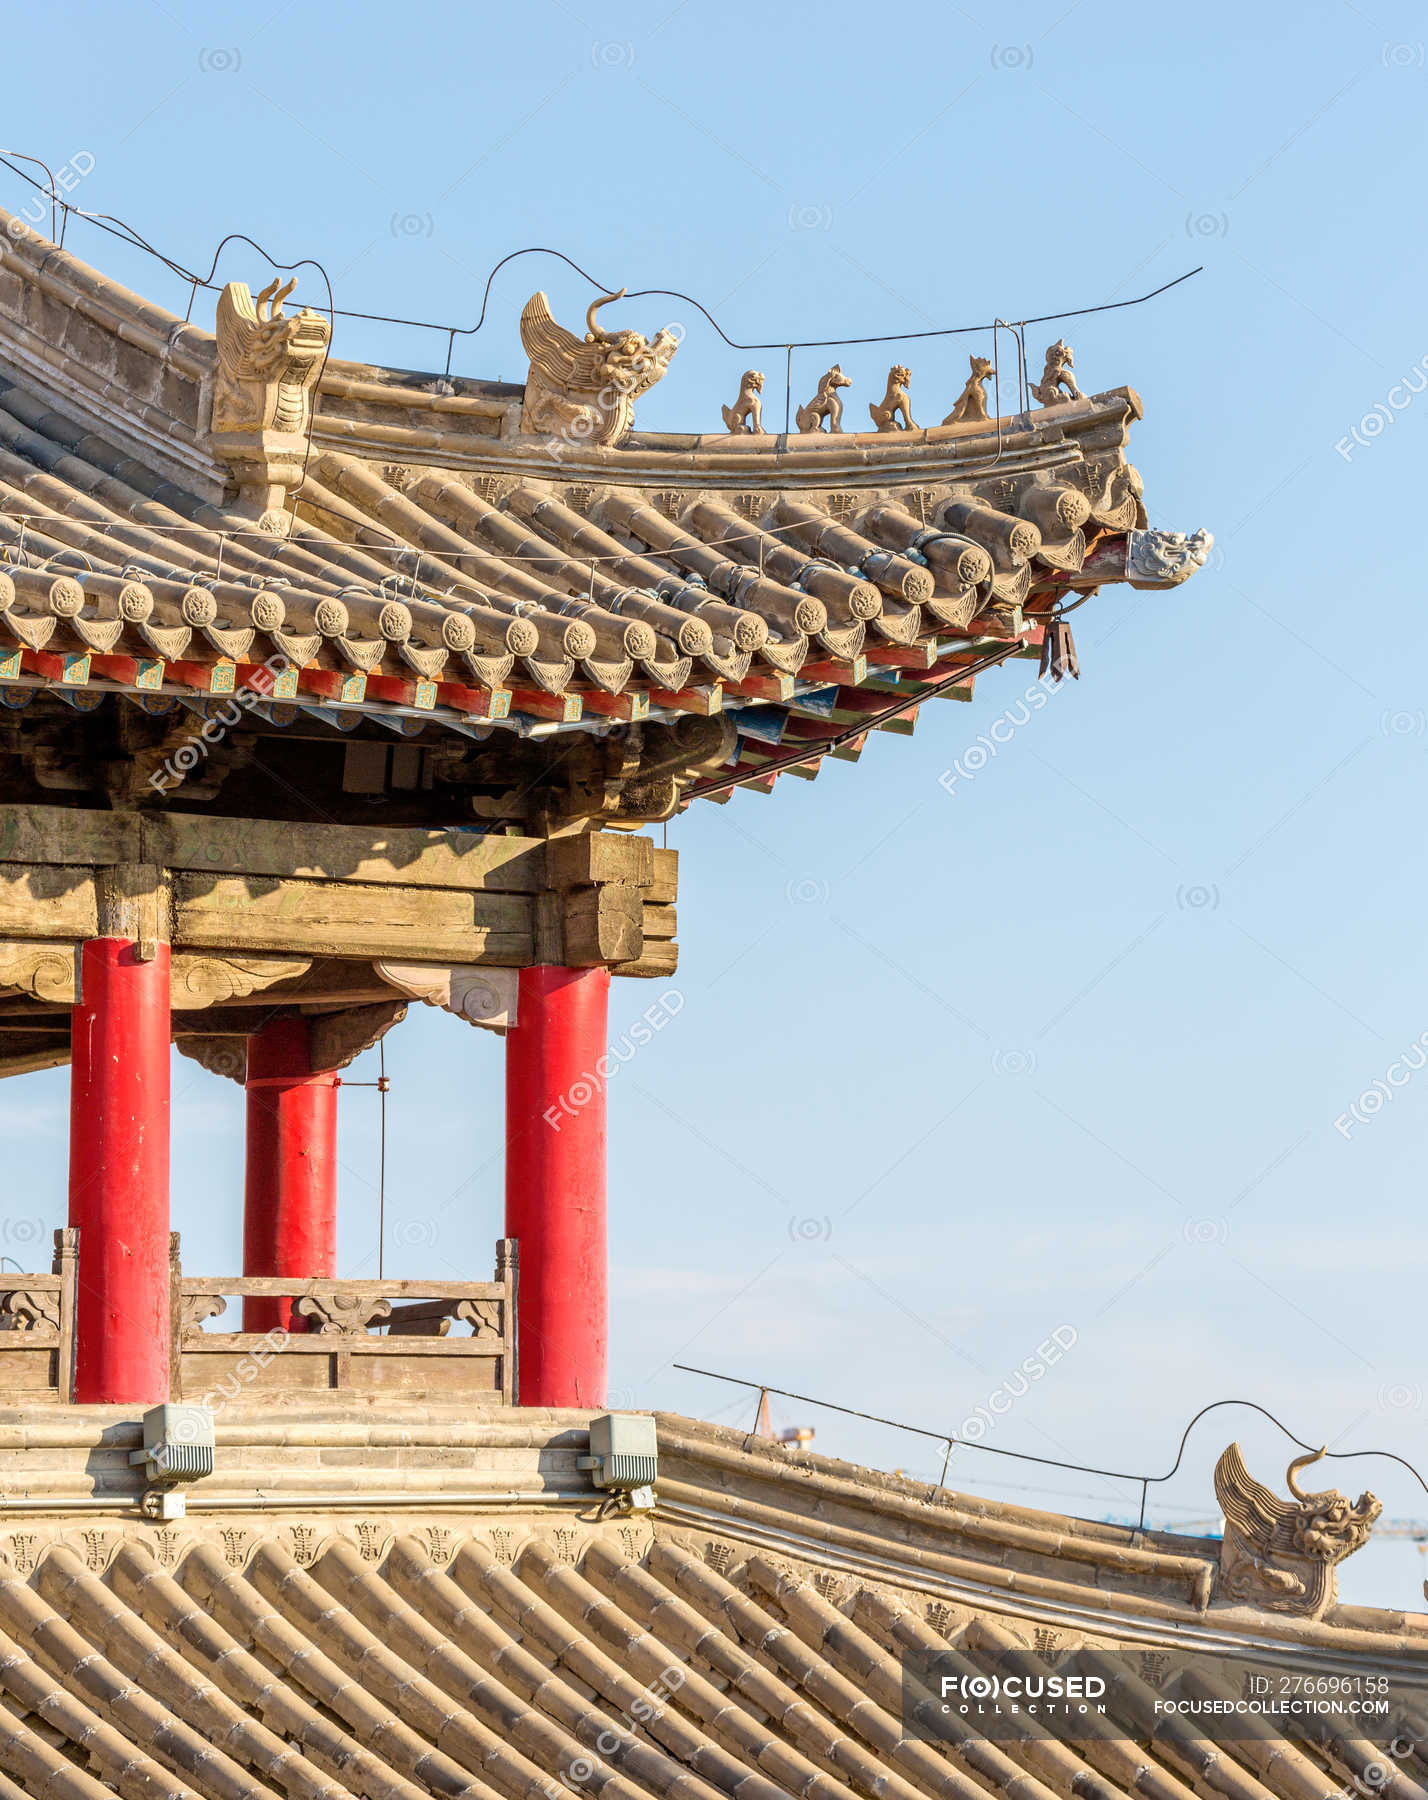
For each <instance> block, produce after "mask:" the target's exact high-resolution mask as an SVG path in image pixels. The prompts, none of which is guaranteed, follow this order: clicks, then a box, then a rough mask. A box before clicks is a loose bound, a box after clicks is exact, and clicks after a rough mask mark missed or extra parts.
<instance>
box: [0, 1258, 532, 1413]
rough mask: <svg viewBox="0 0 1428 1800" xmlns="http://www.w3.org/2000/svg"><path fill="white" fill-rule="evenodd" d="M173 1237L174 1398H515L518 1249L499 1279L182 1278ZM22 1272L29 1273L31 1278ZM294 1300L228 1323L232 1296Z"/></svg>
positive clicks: (501, 1262)
mask: <svg viewBox="0 0 1428 1800" xmlns="http://www.w3.org/2000/svg"><path fill="white" fill-rule="evenodd" d="M178 1250H179V1246H178V1238H177V1235H175V1237H174V1239H173V1241H172V1268H171V1280H172V1320H173V1324H172V1329H173V1340H172V1348H171V1354H170V1378H171V1379H170V1386H171V1396H172V1398H173V1399H175V1400H198V1401H202V1400H207V1401H208V1403H209V1404H210V1405H213V1404H217V1403H219V1402H220V1401H223V1402H227V1401H233V1400H238V1399H242V1398H246V1397H249V1396H250V1395H251V1396H252V1397H253V1398H257V1399H262V1398H266V1397H268V1396H275V1395H279V1394H281V1395H283V1396H284V1397H285V1398H286V1397H296V1396H298V1395H302V1394H315V1395H322V1394H327V1393H332V1392H340V1393H351V1394H358V1393H367V1394H384V1395H385V1394H391V1395H394V1396H395V1395H403V1396H406V1397H416V1396H421V1397H422V1398H424V1399H428V1400H440V1399H450V1400H460V1401H463V1402H469V1403H473V1404H477V1405H488V1406H490V1405H496V1406H501V1405H504V1406H511V1405H514V1404H515V1400H516V1357H515V1342H516V1254H515V1244H514V1241H513V1240H512V1239H509V1238H506V1239H502V1240H501V1243H500V1245H499V1246H498V1253H497V1265H496V1278H495V1280H494V1281H485V1282H481V1281H447V1280H442V1279H436V1280H429V1281H422V1280H400V1281H399V1280H391V1281H338V1280H335V1279H333V1278H332V1277H330V1276H314V1277H310V1278H306V1279H304V1278H302V1277H297V1276H276V1275H235V1276H228V1277H220V1276H188V1275H185V1274H184V1273H183V1272H182V1268H181V1265H180V1262H179V1254H178ZM26 1279H27V1280H28V1279H29V1278H28V1277H27V1278H26ZM254 1297H257V1298H262V1299H284V1300H291V1301H293V1302H294V1303H295V1304H294V1307H293V1312H294V1313H295V1314H296V1315H297V1319H298V1321H299V1323H298V1325H296V1326H295V1327H294V1328H293V1329H292V1330H288V1331H285V1330H283V1329H281V1328H276V1329H274V1330H272V1331H267V1332H246V1331H242V1330H239V1331H224V1330H213V1329H208V1328H206V1322H207V1321H210V1320H213V1319H216V1318H219V1317H221V1316H223V1315H224V1314H225V1312H226V1311H227V1304H228V1302H229V1301H230V1300H236V1301H240V1302H241V1301H242V1300H244V1299H251V1298H254Z"/></svg>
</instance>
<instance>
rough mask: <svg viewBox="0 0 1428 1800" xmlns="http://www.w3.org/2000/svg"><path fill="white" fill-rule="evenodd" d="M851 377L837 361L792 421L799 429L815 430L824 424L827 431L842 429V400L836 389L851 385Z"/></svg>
mask: <svg viewBox="0 0 1428 1800" xmlns="http://www.w3.org/2000/svg"><path fill="white" fill-rule="evenodd" d="M852 385H853V383H852V381H851V379H850V378H849V377H848V376H847V375H845V374H844V373H843V371H842V369H841V368H840V367H839V366H838V364H837V363H834V365H833V367H832V368H831V369H829V370H828V371H827V373H826V374H825V375H824V376H823V378H822V380H821V381H820V382H819V383H818V388H817V391H816V392H815V394H814V396H813V398H812V399H811V400H808V401H805V402H804V404H803V405H802V406H800V407H799V409H798V411H797V413H796V414H795V415H794V423H795V424H796V425H797V426H798V429H799V430H800V431H817V430H818V429H819V428H820V426H825V427H826V429H827V430H829V431H841V430H842V429H843V402H842V401H841V400H840V399H839V398H838V389H839V388H845V387H852Z"/></svg>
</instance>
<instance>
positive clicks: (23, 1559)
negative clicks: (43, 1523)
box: [10, 1531, 36, 1575]
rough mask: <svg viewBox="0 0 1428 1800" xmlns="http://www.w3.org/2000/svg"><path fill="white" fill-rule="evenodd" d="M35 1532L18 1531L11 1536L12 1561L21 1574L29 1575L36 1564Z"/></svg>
mask: <svg viewBox="0 0 1428 1800" xmlns="http://www.w3.org/2000/svg"><path fill="white" fill-rule="evenodd" d="M35 1542H36V1538H35V1533H34V1532H33V1531H16V1532H13V1533H12V1534H11V1537H10V1561H11V1562H12V1563H13V1564H14V1566H15V1568H16V1570H17V1571H18V1572H19V1573H20V1574H21V1575H28V1574H29V1573H30V1571H31V1570H32V1569H33V1568H34V1566H35Z"/></svg>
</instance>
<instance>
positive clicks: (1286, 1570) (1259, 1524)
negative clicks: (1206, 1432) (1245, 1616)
mask: <svg viewBox="0 0 1428 1800" xmlns="http://www.w3.org/2000/svg"><path fill="white" fill-rule="evenodd" d="M1323 1454H1324V1452H1323V1450H1311V1451H1309V1452H1308V1454H1307V1455H1305V1456H1296V1457H1295V1459H1294V1461H1293V1462H1292V1463H1290V1465H1289V1469H1288V1472H1287V1473H1286V1475H1285V1477H1284V1482H1285V1486H1286V1487H1287V1488H1288V1489H1289V1491H1290V1493H1291V1494H1292V1495H1293V1496H1294V1498H1293V1500H1281V1499H1280V1498H1279V1496H1278V1495H1277V1494H1276V1493H1274V1492H1272V1491H1271V1490H1270V1489H1269V1488H1267V1487H1265V1486H1264V1484H1263V1483H1262V1482H1259V1481H1256V1480H1255V1478H1254V1477H1253V1476H1252V1475H1251V1474H1250V1472H1249V1470H1248V1469H1247V1468H1246V1467H1245V1461H1244V1457H1243V1455H1242V1454H1241V1451H1240V1447H1239V1445H1238V1444H1231V1445H1230V1447H1229V1449H1228V1450H1226V1451H1225V1453H1224V1455H1223V1456H1222V1457H1221V1458H1220V1460H1219V1462H1218V1463H1216V1465H1215V1494H1216V1497H1217V1498H1218V1500H1219V1502H1220V1508H1221V1510H1222V1511H1223V1513H1224V1515H1225V1540H1224V1546H1223V1548H1222V1550H1221V1552H1220V1582H1219V1591H1220V1595H1221V1597H1222V1598H1223V1599H1226V1600H1240V1601H1247V1602H1249V1603H1250V1604H1251V1605H1254V1606H1259V1607H1263V1608H1264V1609H1265V1610H1266V1611H1269V1612H1286V1613H1298V1614H1299V1615H1300V1616H1301V1617H1303V1618H1310V1619H1317V1618H1319V1617H1320V1616H1321V1615H1322V1614H1323V1613H1324V1612H1325V1611H1327V1610H1328V1608H1329V1607H1330V1606H1332V1605H1333V1604H1334V1601H1335V1600H1336V1598H1337V1596H1338V1579H1337V1577H1336V1575H1335V1573H1334V1571H1335V1568H1336V1566H1337V1565H1338V1564H1339V1563H1341V1562H1342V1561H1343V1560H1344V1558H1345V1557H1346V1556H1351V1555H1352V1554H1353V1552H1354V1551H1355V1550H1359V1549H1362V1547H1363V1546H1364V1545H1365V1544H1366V1543H1367V1542H1368V1539H1369V1533H1370V1532H1371V1531H1372V1530H1373V1527H1374V1523H1375V1521H1376V1520H1377V1518H1378V1516H1379V1514H1380V1513H1381V1512H1382V1511H1383V1502H1382V1501H1381V1500H1379V1499H1377V1498H1376V1497H1375V1496H1374V1495H1373V1494H1370V1493H1363V1494H1360V1495H1359V1497H1358V1499H1357V1500H1356V1501H1352V1502H1351V1501H1350V1500H1349V1498H1348V1496H1347V1495H1345V1494H1341V1493H1339V1491H1338V1490H1337V1489H1336V1488H1327V1489H1325V1490H1324V1491H1323V1492H1322V1493H1306V1492H1305V1491H1304V1489H1303V1488H1302V1487H1301V1486H1300V1485H1299V1481H1298V1474H1299V1471H1300V1470H1301V1469H1303V1468H1306V1467H1307V1466H1308V1465H1309V1464H1310V1463H1315V1462H1318V1460H1319V1459H1320V1457H1321V1456H1323Z"/></svg>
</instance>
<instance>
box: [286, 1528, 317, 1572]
mask: <svg viewBox="0 0 1428 1800" xmlns="http://www.w3.org/2000/svg"><path fill="white" fill-rule="evenodd" d="M288 1530H289V1533H290V1535H291V1537H292V1540H293V1561H294V1562H295V1563H296V1564H297V1565H298V1567H299V1568H300V1569H305V1568H306V1567H307V1566H308V1564H309V1563H310V1562H311V1561H312V1559H313V1557H314V1556H316V1554H317V1533H316V1531H315V1530H314V1529H313V1527H312V1526H311V1525H291V1526H289V1527H288Z"/></svg>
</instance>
